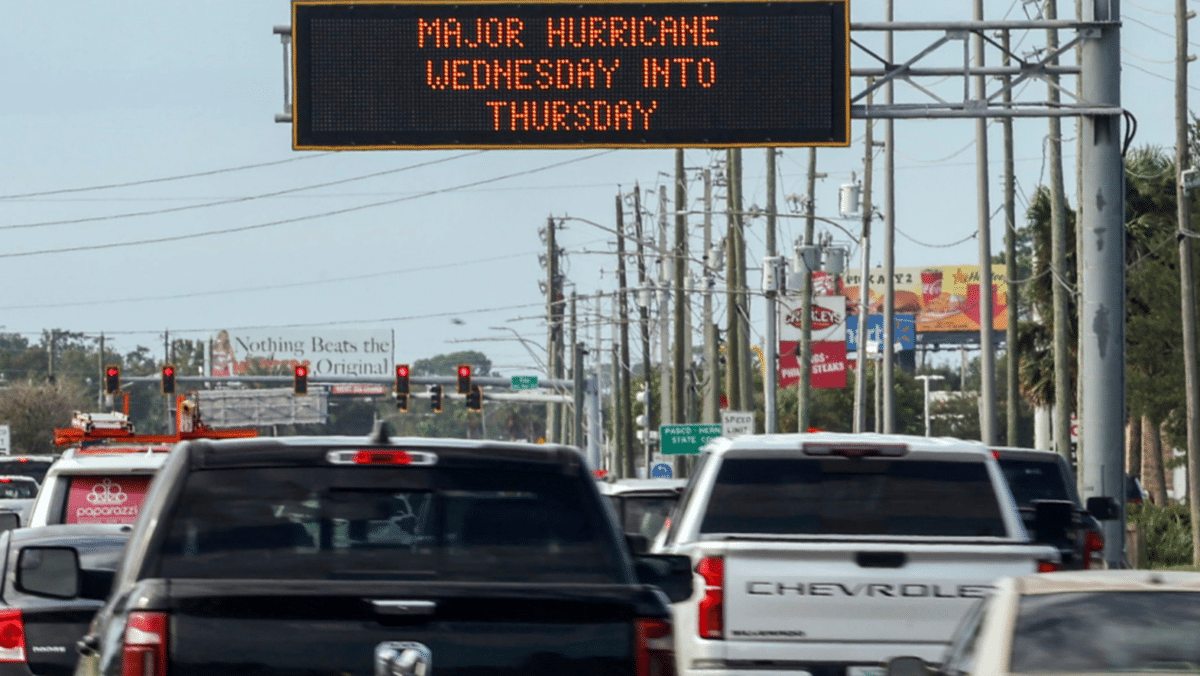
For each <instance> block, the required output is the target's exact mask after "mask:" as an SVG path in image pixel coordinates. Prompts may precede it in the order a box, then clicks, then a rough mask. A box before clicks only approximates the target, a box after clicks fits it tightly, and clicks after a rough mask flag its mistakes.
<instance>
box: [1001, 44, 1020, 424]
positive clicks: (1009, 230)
mask: <svg viewBox="0 0 1200 676" xmlns="http://www.w3.org/2000/svg"><path fill="white" fill-rule="evenodd" d="M1011 37H1012V35H1011V33H1010V32H1009V31H1008V30H1005V31H1003V32H1002V33H1001V36H1000V40H1001V45H1002V46H1003V48H1004V65H1005V66H1008V65H1009V64H1010V63H1011V61H1012V59H1011V57H1010V56H1009V50H1010V48H1011V43H1012V40H1011ZM1011 82H1012V77H1011V76H1009V75H1005V76H1004V86H1005V90H1004V96H1003V101H1004V104H1005V107H1008V106H1009V105H1010V104H1011V103H1012V91H1010V90H1009V89H1008V86H1009V84H1011ZM1000 126H1001V128H1002V129H1003V130H1004V269H1005V271H1006V276H1007V277H1008V280H1007V282H1008V306H1007V309H1006V310H1005V312H1006V315H1005V319H1006V320H1007V326H1006V327H1005V334H1004V335H1005V338H1004V344H1005V346H1006V347H1007V350H1006V352H1007V353H1008V364H1007V367H1006V368H1005V379H1004V385H1005V388H1004V389H1005V390H1007V391H1008V395H1007V396H1006V397H1005V409H1006V411H1005V412H1006V414H1007V423H1008V424H1007V427H1006V429H1005V437H1004V438H1005V444H1006V445H1008V446H1016V445H1018V441H1017V418H1018V416H1019V408H1018V406H1017V404H1018V402H1019V401H1020V395H1019V392H1020V382H1019V381H1018V368H1017V366H1018V361H1019V360H1018V354H1017V352H1018V350H1017V310H1018V303H1019V300H1020V289H1019V286H1018V284H1017V205H1016V199H1015V196H1016V176H1015V169H1014V165H1013V124H1012V118H1011V117H1005V118H1001V120H1000Z"/></svg>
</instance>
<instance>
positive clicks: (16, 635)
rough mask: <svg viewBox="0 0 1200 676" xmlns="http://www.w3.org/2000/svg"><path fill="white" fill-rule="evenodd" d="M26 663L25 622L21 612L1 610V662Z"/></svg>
mask: <svg viewBox="0 0 1200 676" xmlns="http://www.w3.org/2000/svg"><path fill="white" fill-rule="evenodd" d="M24 661H25V620H24V619H22V617H21V611H19V610H0V662H24Z"/></svg>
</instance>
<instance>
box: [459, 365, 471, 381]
mask: <svg viewBox="0 0 1200 676" xmlns="http://www.w3.org/2000/svg"><path fill="white" fill-rule="evenodd" d="M470 376H471V367H470V366H459V367H458V377H459V378H469V377H470Z"/></svg>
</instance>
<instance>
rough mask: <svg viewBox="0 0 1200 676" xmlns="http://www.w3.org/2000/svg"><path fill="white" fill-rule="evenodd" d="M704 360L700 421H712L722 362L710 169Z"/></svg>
mask: <svg viewBox="0 0 1200 676" xmlns="http://www.w3.org/2000/svg"><path fill="white" fill-rule="evenodd" d="M703 176H704V309H703V314H704V363H705V364H707V365H708V377H707V378H706V379H705V380H704V397H703V404H702V406H701V415H700V422H706V423H715V422H717V420H718V418H720V412H719V407H718V398H717V393H718V392H720V390H721V362H720V358H719V357H718V349H717V340H718V338H717V325H716V323H715V322H713V286H714V285H715V284H716V279H715V277H716V266H717V264H718V261H715V260H713V244H712V207H713V195H712V170H711V169H705V170H704V174H703Z"/></svg>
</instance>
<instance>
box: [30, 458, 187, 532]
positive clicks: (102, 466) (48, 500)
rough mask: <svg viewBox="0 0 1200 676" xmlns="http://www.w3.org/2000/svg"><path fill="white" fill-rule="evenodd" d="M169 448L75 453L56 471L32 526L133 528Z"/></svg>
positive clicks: (37, 506)
mask: <svg viewBox="0 0 1200 676" xmlns="http://www.w3.org/2000/svg"><path fill="white" fill-rule="evenodd" d="M170 448H171V447H170V446H167V445H152V446H148V445H136V446H129V445H125V446H94V447H82V448H71V449H67V450H66V451H65V452H63V454H62V456H61V457H60V458H59V459H58V460H56V461H55V462H54V464H53V465H51V466H50V469H49V470H48V471H47V472H46V478H45V480H43V481H42V486H41V489H39V490H38V495H37V500H35V501H34V503H33V509H32V511H31V513H30V515H29V520H28V522H27V523H26V525H27V526H30V527H34V526H47V525H51V524H60V523H133V522H134V521H136V520H137V514H138V507H139V506H140V505H141V504H142V500H143V499H144V498H145V497H146V491H147V490H148V489H149V488H150V481H151V479H153V478H154V474H155V473H156V472H157V471H158V468H159V467H162V465H163V463H164V462H166V459H167V451H169V450H170Z"/></svg>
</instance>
